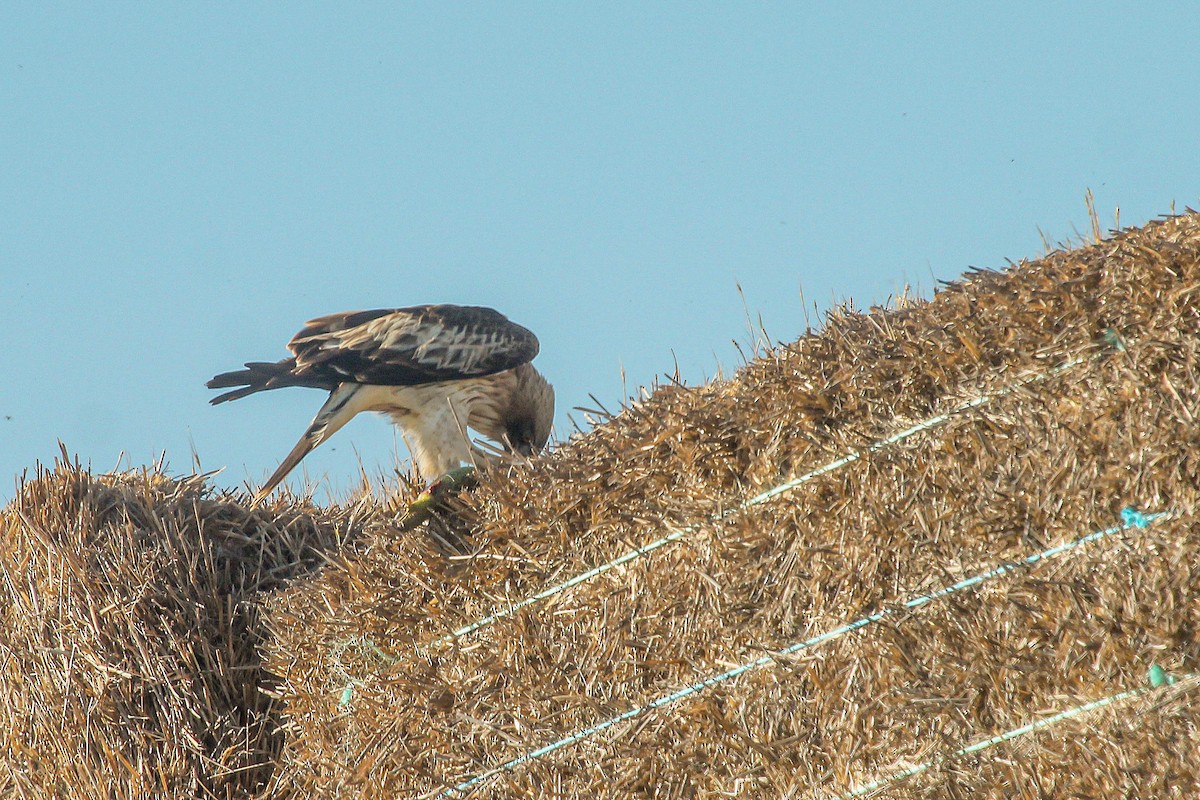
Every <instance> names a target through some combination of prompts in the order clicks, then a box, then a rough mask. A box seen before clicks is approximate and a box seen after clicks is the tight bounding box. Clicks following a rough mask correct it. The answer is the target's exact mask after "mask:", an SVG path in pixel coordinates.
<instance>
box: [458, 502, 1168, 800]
mask: <svg viewBox="0 0 1200 800" xmlns="http://www.w3.org/2000/svg"><path fill="white" fill-rule="evenodd" d="M1170 514H1171V512H1168V511H1158V512H1154V513H1151V514H1142V513H1141V512H1139V511H1138V510H1137V509H1135V508H1133V507H1132V506H1131V507H1127V508H1125V509H1123V510H1122V511H1121V519H1122V524H1120V525H1114V526H1112V527H1110V528H1104V529H1103V530H1098V531H1094V532H1092V533H1089V534H1088V535H1087V536H1083V537H1081V538H1079V539H1075V540H1073V541H1070V542H1066V543H1064V544H1060V545H1057V546H1055V547H1051V548H1050V549H1048V550H1043V551H1042V552H1040V553H1034V554H1032V555H1030V556H1027V557H1025V558H1023V559H1021V560H1020V561H1016V562H1013V563H1009V564H1001V565H1000V566H997V567H993V568H992V569H989V570H986V571H985V572H980V573H978V574H976V575H973V576H971V577H970V578H965V579H963V580H961V581H959V582H957V583H954V584H951V585H950V586H945V587H942V588H941V589H938V590H936V591H933V592H930V593H929V594H924V595H921V596H919V597H914V598H911V599H909V600H906V601H904V602H903V603H901V604H900V605H899V608H903V609H912V608H919V607H920V606H923V605H926V604H928V603H931V602H933V601H934V600H938V599H941V598H943V597H946V596H947V595H951V594H955V593H956V592H961V591H962V590H964V589H969V588H971V587H973V586H978V585H979V584H981V583H984V582H985V581H989V580H991V579H993V578H997V577H1000V576H1002V575H1006V574H1008V573H1010V572H1013V571H1015V570H1018V569H1021V568H1024V567H1032V566H1033V565H1035V564H1037V563H1038V562H1041V561H1045V560H1046V559H1049V558H1053V557H1054V556H1057V555H1061V554H1062V553H1066V552H1068V551H1070V550H1074V549H1075V548H1078V547H1081V546H1083V545H1085V544H1088V543H1089V542H1094V541H1097V540H1099V539H1103V538H1104V537H1106V536H1112V535H1113V534H1116V533H1121V532H1123V531H1127V530H1130V529H1135V528H1136V529H1143V528H1146V527H1148V526H1150V525H1151V524H1152V523H1154V522H1155V521H1157V520H1159V519H1162V518H1164V517H1168V516H1170ZM1139 523H1140V524H1139ZM894 613H895V612H894V611H893V610H892V609H890V608H885V609H884V610H882V611H877V612H876V613H874V614H869V615H868V616H865V617H861V618H859V619H857V620H855V621H853V622H850V623H847V624H845V625H841V626H839V627H837V628H834V629H832V630H829V631H826V632H825V633H822V634H819V635H817V636H814V637H812V638H810V639H805V640H804V641H802V642H797V643H795V644H793V645H790V646H788V647H785V648H783V649H782V650H778V651H776V652H775V653H772V654H771V655H766V656H762V657H761V658H756V659H754V660H753V661H749V662H747V663H745V664H742V665H740V666H737V667H734V668H733V669H730V670H727V671H725V672H722V673H720V674H718V675H713V676H711V677H708V678H705V679H704V680H702V681H699V682H697V683H693V684H692V685H691V686H686V687H684V688H682V689H679V690H677V691H674V692H671V693H670V694H666V695H663V696H662V697H659V698H657V699H655V700H652V701H651V702H649V703H647V704H645V705H643V706H638V707H637V708H631V709H629V710H628V711H625V712H624V713H621V714H618V715H617V716H615V717H611V718H610V719H607V720H604V721H603V722H598V723H596V724H595V725H591V726H588V727H586V728H581V729H580V730H577V731H575V732H574V733H571V734H569V735H567V736H564V737H563V738H561V739H559V740H557V741H554V742H551V743H550V744H547V745H545V746H543V747H539V748H538V749H536V750H531V751H530V752H528V753H525V754H523V755H520V756H517V757H516V758H513V759H510V760H509V761H505V762H504V763H503V764H500V765H498V766H496V767H493V768H492V769H489V770H487V771H486V772H482V773H480V774H478V775H476V776H474V777H471V778H467V779H466V780H463V781H462V782H460V783H459V784H457V785H456V786H448V787H446V788H445V789H444V790H443V791H442V792H441V793H440V794H438V795H436V797H457V796H459V795H461V794H462V793H464V792H468V791H471V790H473V789H475V788H477V787H479V786H480V785H482V784H483V783H485V782H487V781H489V780H491V779H492V778H494V777H496V776H497V775H500V774H502V773H505V772H510V771H512V770H513V769H515V768H517V767H519V766H521V765H522V764H526V763H528V762H530V761H534V760H536V759H538V758H541V757H542V756H545V755H549V754H550V753H553V752H554V751H556V750H561V749H562V748H564V747H569V746H570V745H573V744H575V743H576V742H579V741H581V740H583V739H586V738H588V737H589V736H592V735H594V734H597V733H600V732H601V731H604V730H607V729H608V728H611V727H613V726H614V725H618V724H620V723H622V722H626V721H628V720H631V719H634V718H636V717H640V716H642V715H643V714H646V713H648V712H650V711H654V710H655V709H659V708H662V707H664V706H669V705H672V704H674V703H676V702H678V701H679V700H682V699H683V698H685V697H689V696H691V695H694V694H698V693H700V692H702V691H704V690H706V689H709V688H712V687H713V686H716V685H718V684H721V683H724V682H726V681H728V680H731V679H733V678H736V677H738V676H739V675H742V674H744V673H747V672H750V671H751V670H755V669H759V668H761V667H765V666H767V665H769V664H773V663H775V661H776V660H777V659H779V658H780V657H783V656H790V655H794V654H795V653H798V652H800V651H802V650H809V649H811V648H814V647H816V646H818V645H821V644H824V643H825V642H828V641H831V640H833V639H837V638H839V637H841V636H844V635H845V634H847V633H851V632H853V631H856V630H858V629H859V628H865V627H866V626H868V625H870V624H872V623H875V622H878V621H879V620H881V619H884V618H885V617H888V616H891V615H892V614H894ZM1152 679H1153V675H1152ZM1097 702H1099V701H1097ZM1109 702H1115V701H1112V700H1110V701H1109ZM1075 713H1082V712H1078V711H1077V712H1075ZM980 749H981V748H980ZM970 752H974V750H972V751H970ZM913 774H916V773H913Z"/></svg>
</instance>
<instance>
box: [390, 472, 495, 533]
mask: <svg viewBox="0 0 1200 800" xmlns="http://www.w3.org/2000/svg"><path fill="white" fill-rule="evenodd" d="M477 482H478V479H477V477H476V475H475V467H472V466H465V467H455V468H454V469H452V470H450V471H449V472H447V473H446V474H445V475H443V476H442V477H440V478H438V479H437V480H436V481H434V482H433V483H431V484H429V486H428V487H426V488H425V491H423V492H421V493H420V494H419V495H417V499H416V500H413V501H412V502H411V503H409V504H408V509H407V510H406V511H405V512H404V514H403V515H401V517H400V520H399V526H400V530H402V531H407V530H410V529H412V528H415V527H416V526H418V525H420V524H421V523H422V522H424V521H425V520H427V519H429V517H430V516H431V515H432V514H433V512H434V509H436V508H437V505H438V503H439V502H441V500H442V499H443V498H445V497H447V496H448V495H452V494H458V493H459V492H461V491H462V490H463V489H469V488H471V487H472V486H474V485H475V484H476V483H477Z"/></svg>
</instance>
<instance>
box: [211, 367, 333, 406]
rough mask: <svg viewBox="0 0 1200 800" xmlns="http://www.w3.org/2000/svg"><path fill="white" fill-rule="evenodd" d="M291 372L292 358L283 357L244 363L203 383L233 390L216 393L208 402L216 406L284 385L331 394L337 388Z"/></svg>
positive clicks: (214, 387)
mask: <svg viewBox="0 0 1200 800" xmlns="http://www.w3.org/2000/svg"><path fill="white" fill-rule="evenodd" d="M295 369H296V359H294V358H285V359H283V360H282V361H248V362H246V368H245V369H238V370H234V371H232V372H222V373H221V374H220V375H217V376H216V377H214V378H213V379H212V380H210V381H209V382H208V383H206V384H205V385H206V386H207V387H208V388H210V389H229V388H233V391H231V392H225V393H224V394H219V395H217V396H216V397H214V398H213V399H212V400H209V402H210V403H212V404H213V405H217V404H218V403H224V402H227V401H229V400H238V399H240V398H243V397H245V396H247V395H251V394H254V393H256V392H264V391H266V390H268V389H281V388H283V387H285V386H306V387H309V388H312V389H325V390H326V391H333V390H334V389H336V388H337V386H336V385H334V384H330V383H328V382H322V381H317V380H314V379H313V378H311V377H299V376H297V375H296V374H295V372H294V370H295ZM234 387H236V388H234Z"/></svg>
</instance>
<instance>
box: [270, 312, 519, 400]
mask: <svg viewBox="0 0 1200 800" xmlns="http://www.w3.org/2000/svg"><path fill="white" fill-rule="evenodd" d="M288 349H289V350H291V351H292V353H293V354H294V355H295V358H296V368H295V374H297V375H301V376H310V377H312V378H326V377H327V378H331V379H336V380H338V381H354V382H356V383H372V384H382V385H392V386H411V385H415V384H420V383H431V382H434V381H442V380H454V379H459V378H471V377H480V376H483V375H492V374H494V373H497V372H503V371H504V370H507V369H512V368H513V367H518V366H520V365H521V364H524V363H527V362H529V361H531V360H533V357H534V356H536V355H537V353H538V340H537V337H536V336H534V335H533V333H532V332H531V331H529V330H527V329H526V328H524V327H522V326H520V325H518V324H516V323H515V322H512V321H510V320H509V319H508V318H507V317H505V316H504V315H503V314H501V313H500V312H498V311H495V310H494V309H490V308H481V307H476V306H452V305H430V306H413V307H411V308H397V309H376V310H373V311H350V312H343V313H340V314H330V315H328V316H324V317H318V318H317V319H314V320H311V321H309V322H308V323H307V325H305V327H304V329H303V330H301V331H300V332H299V333H297V334H296V335H295V336H294V337H293V338H292V340H291V342H289V343H288Z"/></svg>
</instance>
